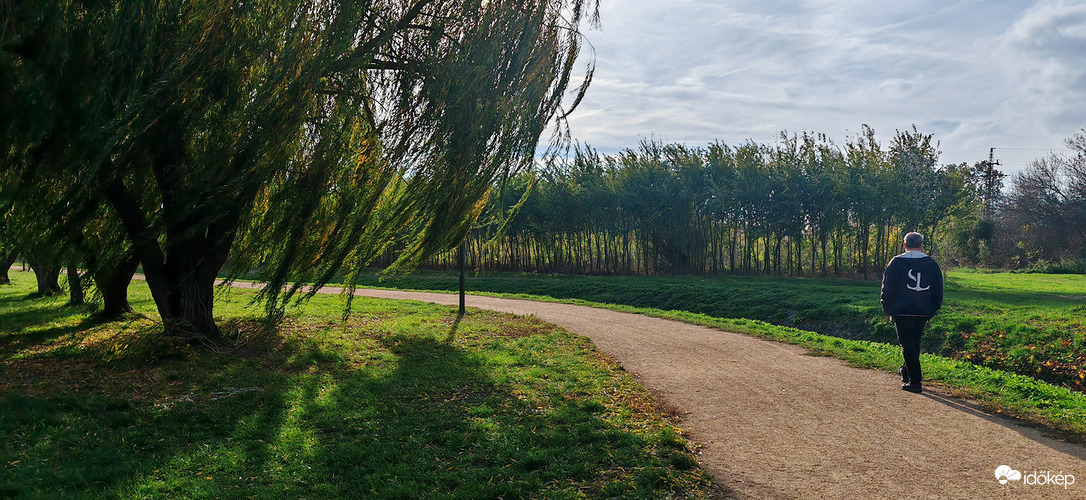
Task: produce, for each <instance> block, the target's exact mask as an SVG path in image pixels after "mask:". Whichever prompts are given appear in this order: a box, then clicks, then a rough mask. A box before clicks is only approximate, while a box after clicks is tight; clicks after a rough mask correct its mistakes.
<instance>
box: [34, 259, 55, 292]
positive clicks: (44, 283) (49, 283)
mask: <svg viewBox="0 0 1086 500" xmlns="http://www.w3.org/2000/svg"><path fill="white" fill-rule="evenodd" d="M30 268H31V269H32V270H33V271H34V277H35V278H36V279H37V281H38V293H40V294H42V295H56V294H58V293H60V264H53V263H44V262H38V263H37V264H35V263H34V262H31V263H30Z"/></svg>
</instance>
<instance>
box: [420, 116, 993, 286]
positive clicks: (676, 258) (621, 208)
mask: <svg viewBox="0 0 1086 500" xmlns="http://www.w3.org/2000/svg"><path fill="white" fill-rule="evenodd" d="M936 147H937V144H935V143H934V142H933V141H932V136H931V135H926V134H922V133H919V132H917V131H916V129H915V128H914V129H913V130H911V131H904V132H901V131H899V132H897V133H896V135H895V136H894V138H893V141H892V142H891V143H890V145H889V147H888V148H885V149H884V148H882V147H881V146H880V144H879V143H878V142H877V141H876V139H875V135H874V131H873V130H872V129H870V128H869V127H866V126H865V127H864V128H863V132H862V133H861V134H860V135H859V136H858V137H855V138H853V139H851V140H849V141H848V142H847V143H846V144H845V145H843V146H839V145H837V144H834V143H833V141H832V140H830V139H829V138H828V137H826V136H825V135H821V134H803V135H802V136H797V135H792V136H788V135H782V137H781V140H780V141H779V142H778V143H777V144H776V145H774V146H767V145H763V144H757V143H754V142H748V143H746V144H743V145H740V146H729V145H725V144H722V143H719V142H717V143H713V144H710V145H709V146H708V147H705V148H691V147H687V146H684V145H681V144H662V143H659V142H656V141H642V143H641V144H640V145H639V147H638V148H637V149H628V150H625V151H623V152H621V153H619V154H616V155H601V154H599V153H598V152H597V151H595V150H593V149H591V148H589V147H583V146H582V147H577V148H575V150H574V151H573V154H572V155H571V160H570V161H567V162H562V163H552V164H550V165H548V166H547V168H544V169H542V170H541V172H539V173H537V174H535V175H534V176H533V175H523V176H520V177H516V178H514V179H513V180H512V181H510V182H508V183H507V184H506V185H505V186H502V187H501V188H495V189H494V191H493V193H492V196H491V198H490V200H489V204H488V205H487V207H486V208H485V210H484V214H483V217H482V218H481V220H484V221H486V220H492V219H494V218H493V217H490V216H493V215H496V214H505V213H514V214H515V216H513V217H512V218H511V219H510V220H507V221H506V225H505V227H504V231H501V232H499V223H498V222H492V223H489V224H481V227H480V228H479V229H478V230H476V231H474V232H472V233H471V234H470V235H469V237H468V240H467V243H466V248H467V254H466V259H467V265H468V266H469V267H470V268H471V269H475V270H483V271H527V272H545V273H551V272H557V273H585V274H699V273H722V272H727V273H746V274H786V275H823V276H826V275H834V276H855V275H862V276H871V275H872V274H873V273H874V275H878V274H880V273H881V270H882V267H883V266H884V265H885V262H886V261H887V260H888V259H889V258H890V257H891V256H892V255H894V254H896V253H899V252H900V250H901V248H900V241H901V237H902V235H903V234H904V233H905V232H907V231H910V230H918V231H920V232H922V233H924V234H925V235H926V236H928V237H929V241H932V242H934V241H937V240H938V238H931V237H932V236H933V235H935V236H937V235H939V234H940V233H941V232H942V231H944V229H945V227H946V221H947V220H948V218H951V217H954V216H960V215H961V214H963V213H968V212H969V211H971V210H972V209H973V205H974V204H975V200H976V196H975V193H976V189H975V187H974V186H975V182H974V172H973V170H972V169H970V168H969V167H967V166H966V165H964V164H962V165H943V166H937V165H936V161H937V159H938V154H939V153H938V151H937V149H936ZM526 192H527V195H526V196H525V193H526ZM498 219H500V217H499V218H498ZM495 234H501V236H500V237H497V238H494V235H495ZM455 263H456V253H455V252H449V253H447V254H445V255H443V256H442V257H440V258H438V259H435V260H433V261H432V262H431V265H432V266H433V267H438V268H448V267H453V266H455Z"/></svg>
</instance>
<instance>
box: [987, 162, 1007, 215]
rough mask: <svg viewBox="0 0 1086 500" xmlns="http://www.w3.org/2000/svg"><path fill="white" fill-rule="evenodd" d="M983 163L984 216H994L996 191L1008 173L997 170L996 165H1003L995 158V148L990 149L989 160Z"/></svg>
mask: <svg viewBox="0 0 1086 500" xmlns="http://www.w3.org/2000/svg"><path fill="white" fill-rule="evenodd" d="M981 163H982V165H983V167H982V168H983V171H982V172H981V177H982V178H983V179H984V194H983V196H984V211H983V218H984V219H991V218H992V202H993V201H994V200H995V197H996V191H998V190H999V187H1000V185H1001V184H1002V181H1003V178H1004V177H1006V174H1004V173H1003V172H1000V171H999V170H996V169H995V167H996V165H1001V163H999V160H996V159H995V148H991V149H989V150H988V161H986V162H981Z"/></svg>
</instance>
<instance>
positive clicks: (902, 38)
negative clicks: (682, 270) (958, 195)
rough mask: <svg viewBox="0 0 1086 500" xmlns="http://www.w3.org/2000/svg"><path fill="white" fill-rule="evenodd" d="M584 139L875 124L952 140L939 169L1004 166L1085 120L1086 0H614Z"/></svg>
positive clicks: (752, 133) (853, 129)
mask: <svg viewBox="0 0 1086 500" xmlns="http://www.w3.org/2000/svg"><path fill="white" fill-rule="evenodd" d="M600 21H601V24H602V26H601V28H599V29H594V28H589V29H587V30H585V34H586V36H587V39H588V44H586V46H585V48H584V49H583V50H582V58H583V59H585V60H587V58H588V57H589V56H593V55H594V57H595V68H596V69H595V76H594V78H593V80H592V83H591V86H590V87H589V90H588V94H587V95H586V97H585V99H584V101H583V102H582V103H581V104H580V106H579V107H578V108H577V109H576V110H575V111H574V113H573V114H572V115H570V119H569V125H570V130H571V133H572V135H573V138H574V139H576V140H578V141H580V142H582V143H587V144H588V145H590V146H592V147H593V148H596V149H598V150H599V151H601V152H603V153H614V152H617V151H620V150H623V149H625V148H633V147H636V146H637V144H638V142H639V141H640V140H642V139H645V138H655V139H658V140H663V141H665V142H681V143H686V144H687V145H690V146H705V145H707V144H709V143H711V142H714V141H721V142H723V143H725V144H731V145H737V144H742V143H745V142H747V141H749V140H753V141H756V142H761V143H774V142H775V141H776V140H777V138H778V137H779V136H780V133H781V132H788V133H789V134H792V133H798V134H802V133H803V132H804V131H808V132H816V133H824V134H827V135H828V136H829V137H830V138H832V139H833V140H834V142H835V143H837V144H841V145H843V144H844V143H846V142H847V141H848V140H849V138H852V137H855V136H857V135H858V134H859V132H860V130H861V128H862V126H863V125H864V124H867V125H869V126H871V127H872V128H873V129H874V130H875V134H876V138H877V139H878V140H879V141H880V142H881V143H882V145H883V146H884V147H888V145H889V143H890V142H891V140H892V139H893V137H894V133H895V130H911V129H912V127H913V126H914V125H915V126H916V128H917V130H919V131H920V132H922V133H925V134H932V135H933V136H934V139H935V140H937V141H939V149H940V150H941V151H942V154H941V156H940V158H939V163H940V164H946V163H960V162H968V163H969V164H973V163H975V162H977V161H981V160H986V159H987V158H988V153H989V148H993V147H994V148H996V149H995V158H996V159H997V160H999V161H1000V162H1001V163H1002V165H1003V167H1002V170H1003V171H1004V172H1005V173H1013V172H1015V171H1018V170H1021V169H1023V168H1025V166H1026V165H1027V164H1028V162H1029V161H1030V160H1032V159H1034V158H1037V157H1040V156H1044V155H1045V154H1047V153H1048V152H1050V151H1051V152H1056V153H1067V151H1066V150H1065V149H1064V148H1065V146H1064V144H1063V141H1064V139H1065V138H1067V137H1069V136H1071V135H1072V134H1074V133H1076V132H1078V131H1080V130H1081V129H1083V128H1084V127H1086V0H1079V1H1049V0H1043V1H1036V2H1031V1H1021V0H1016V1H954V0H950V1H948V0H936V1H929V0H913V1H908V2H890V1H877V2H875V1H843V0H816V1H795V0H788V1H760V0H758V1H692V0H668V1H665V0H602V1H601V5H600Z"/></svg>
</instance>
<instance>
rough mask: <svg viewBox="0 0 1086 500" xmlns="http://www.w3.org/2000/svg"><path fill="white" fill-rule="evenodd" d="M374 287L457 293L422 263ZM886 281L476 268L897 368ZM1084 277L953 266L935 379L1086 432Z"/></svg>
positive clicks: (512, 292) (1002, 407)
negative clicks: (884, 301) (883, 292)
mask: <svg viewBox="0 0 1086 500" xmlns="http://www.w3.org/2000/svg"><path fill="white" fill-rule="evenodd" d="M364 285H368V286H382V287H393V288H405V289H424V290H436V291H451V290H455V289H456V288H457V282H456V278H455V276H453V275H450V274H443V273H431V272H423V273H418V274H414V275H408V276H404V277H400V278H396V279H384V280H380V279H378V278H377V277H376V276H372V277H369V278H368V280H367V282H366V283H364ZM879 286H880V285H879V283H878V282H872V281H862V280H846V279H815V278H767V277H739V276H713V277H699V276H647V277H646V276H625V277H604V276H551V275H526V274H498V275H481V276H473V277H471V278H470V279H469V281H468V288H469V290H471V291H472V292H473V293H476V292H479V291H481V292H482V293H487V294H495V295H503V296H511V297H523V298H535V299H538V300H559V301H564V302H575V303H584V304H588V305H596V306H600V307H609V308H612V309H617V310H624V311H629V312H637V313H642V314H650V315H656V316H663V317H669V318H674V319H679V320H682V321H690V322H695V323H700V324H706V325H709V326H714V327H719V328H723V329H726V330H730V331H738V332H741V333H747V334H752V335H759V336H763V337H767V338H772V339H775V340H781V341H786V342H790V343H795V344H799V345H802V346H805V347H808V348H810V349H812V350H814V351H816V352H819V353H822V354H826V355H831V356H835V357H839V358H842V359H845V360H848V361H849V362H851V363H854V364H856V365H858V366H864V367H871V368H879V369H883V370H889V371H896V369H897V367H898V366H899V365H900V363H901V361H900V349H899V348H898V347H896V346H895V345H892V344H893V343H894V342H895V341H896V340H895V334H894V329H893V325H892V324H891V323H890V322H889V321H888V320H887V319H886V318H885V317H884V316H883V315H882V310H881V307H880V306H879V302H878V300H879ZM1084 298H1086V276H1075V275H1043V274H1009V273H980V272H974V271H951V272H948V273H947V285H946V299H945V301H944V307H943V310H942V311H941V312H940V314H939V315H938V316H936V318H934V319H933V320H932V324H931V327H930V328H929V329H928V330H927V332H926V333H925V335H924V338H923V341H922V343H923V346H924V347H925V349H926V350H927V351H928V354H925V356H924V366H925V377H927V378H929V379H931V380H936V381H939V382H942V383H944V384H946V386H947V387H948V388H950V389H952V390H954V391H956V392H959V393H961V394H964V395H969V396H971V397H974V398H977V399H979V400H980V401H982V402H984V403H986V404H988V405H989V406H990V407H991V408H992V409H993V410H997V411H1001V412H1007V413H1010V414H1013V415H1016V416H1019V417H1021V418H1025V419H1028V420H1032V421H1035V422H1039V423H1042V424H1044V425H1049V426H1053V427H1056V428H1059V429H1063V430H1067V431H1071V432H1073V433H1075V434H1078V439H1083V438H1086V397H1084V396H1083V394H1082V390H1083V388H1086V346H1084V344H1086V339H1084V336H1086V328H1084V327H1083V319H1082V318H1083V317H1086V314H1084V313H1086V300H1084Z"/></svg>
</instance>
